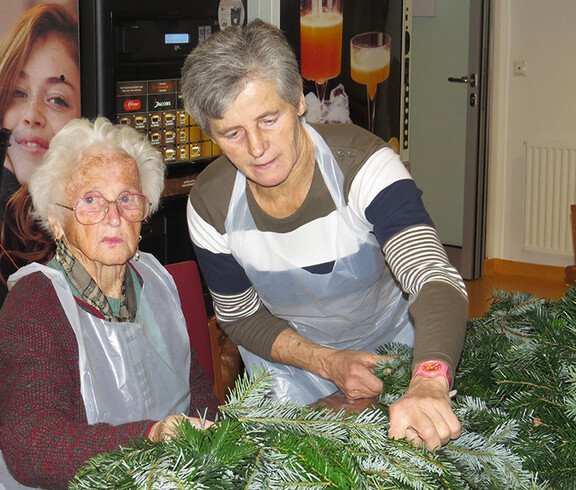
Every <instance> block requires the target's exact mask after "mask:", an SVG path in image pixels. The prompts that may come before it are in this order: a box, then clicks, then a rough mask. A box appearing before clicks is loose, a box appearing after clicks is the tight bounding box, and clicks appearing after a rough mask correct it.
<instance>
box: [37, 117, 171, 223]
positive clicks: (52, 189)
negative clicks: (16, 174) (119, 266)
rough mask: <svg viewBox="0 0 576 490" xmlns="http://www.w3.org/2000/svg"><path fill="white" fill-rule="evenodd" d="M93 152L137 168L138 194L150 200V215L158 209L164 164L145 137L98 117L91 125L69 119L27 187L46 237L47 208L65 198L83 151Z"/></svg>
mask: <svg viewBox="0 0 576 490" xmlns="http://www.w3.org/2000/svg"><path fill="white" fill-rule="evenodd" d="M94 148H98V149H99V148H102V149H108V150H111V151H114V152H117V153H118V154H120V155H126V156H128V157H130V158H132V159H133V160H134V161H135V162H136V165H137V167H138V174H139V176H140V186H141V188H142V193H144V194H146V196H148V199H150V202H151V203H152V212H154V211H156V210H157V209H158V206H159V204H160V196H161V195H162V191H163V189H164V172H165V164H164V160H163V159H162V155H161V153H160V152H159V151H158V150H156V149H155V148H154V147H153V146H152V145H151V144H150V142H149V141H148V139H147V138H146V136H145V135H144V134H142V133H139V132H138V131H136V130H135V129H133V128H129V127H126V126H121V125H115V124H112V123H111V122H110V121H109V120H108V119H106V118H105V117H98V118H96V119H95V120H94V122H91V121H89V120H88V119H72V120H71V121H70V122H68V124H66V125H65V126H64V127H63V128H62V129H61V130H60V131H59V132H58V133H56V134H55V135H54V137H53V138H52V140H51V142H50V147H49V148H48V151H47V152H46V155H45V156H44V159H43V161H42V164H41V165H40V166H39V167H38V168H37V169H36V170H35V171H34V173H33V174H32V176H31V177H30V182H29V184H28V185H29V190H30V195H31V196H32V202H33V204H34V217H35V218H36V219H37V220H38V221H39V222H40V224H41V225H42V227H43V228H44V229H45V230H47V231H48V232H49V233H50V234H52V230H51V228H50V225H49V223H48V214H49V213H48V210H49V209H50V205H51V204H55V203H58V202H61V200H62V199H63V198H64V197H65V196H64V193H65V188H66V185H67V183H68V182H69V180H70V178H71V176H72V174H73V173H74V170H75V169H76V167H77V166H78V164H79V163H80V162H81V161H82V157H83V155H84V154H85V153H86V152H87V150H90V149H94ZM58 209H59V208H58ZM58 216H60V215H58Z"/></svg>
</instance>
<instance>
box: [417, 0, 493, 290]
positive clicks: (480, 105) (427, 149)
mask: <svg viewBox="0 0 576 490" xmlns="http://www.w3.org/2000/svg"><path fill="white" fill-rule="evenodd" d="M418 4H420V5H418ZM488 4H489V1H488V0H437V1H435V0H430V1H424V0H421V1H420V2H416V1H415V2H414V9H413V14H414V15H413V19H412V38H411V53H412V80H411V88H410V95H411V97H410V116H411V118H410V135H411V139H410V169H411V173H412V175H413V177H414V179H415V181H416V183H417V185H418V186H419V187H420V189H422V191H423V193H424V194H423V200H424V204H425V206H426V208H427V209H428V212H429V213H430V215H431V217H432V220H433V221H434V223H435V225H436V228H437V230H438V233H439V236H440V240H441V241H442V243H443V244H444V246H445V247H446V250H447V252H448V254H449V256H450V259H451V261H452V263H453V264H454V265H455V266H456V267H457V268H458V269H459V271H460V273H461V274H462V275H463V276H464V278H465V279H474V278H477V277H479V276H480V271H481V265H482V264H481V262H482V258H483V256H482V249H483V229H484V226H483V225H484V206H485V205H484V194H485V192H484V173H485V172H484V169H485V161H484V150H485V148H484V146H485V138H484V135H485V119H486V117H485V116H486V86H487V84H486V75H487V74H486V65H487V63H486V60H487V35H486V30H487V26H488ZM421 7H425V8H424V10H421V9H420V8H421ZM420 13H422V14H423V15H419V14H420Z"/></svg>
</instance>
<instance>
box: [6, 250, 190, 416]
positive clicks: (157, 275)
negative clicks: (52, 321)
mask: <svg viewBox="0 0 576 490" xmlns="http://www.w3.org/2000/svg"><path fill="white" fill-rule="evenodd" d="M134 265H135V267H136V269H137V270H138V273H139V274H140V275H141V276H142V279H143V280H144V285H143V288H142V294H141V297H140V302H139V311H138V318H137V319H136V321H137V322H138V323H127V322H126V323H119V322H108V321H106V320H103V319H100V318H97V317H95V316H94V315H91V314H90V313H88V312H86V311H84V310H83V309H82V308H80V307H78V305H77V304H76V300H75V299H74V296H73V295H72V292H71V291H70V287H69V286H68V283H67V282H66V280H65V278H64V276H63V274H62V273H61V272H60V271H57V270H54V269H52V268H49V267H45V266H43V265H40V264H30V265H29V266H26V267H24V268H22V269H20V271H18V272H17V273H16V274H14V275H13V276H11V278H10V282H11V283H15V282H16V281H17V280H18V279H19V278H20V277H22V276H24V275H26V274H30V273H32V272H35V271H41V272H43V273H44V274H45V275H46V276H47V277H48V278H50V279H51V281H52V284H53V286H54V288H55V290H56V293H57V294H58V298H59V299H60V302H61V304H62V307H63V308H64V311H65V312H66V316H67V317H68V320H69V322H70V324H71V326H72V328H73V330H74V333H75V335H76V340H77V342H78V353H79V368H80V385H81V392H82V398H83V400H84V405H85V407H86V417H87V419H88V423H89V424H95V423H98V422H107V423H109V424H112V425H119V424H123V423H127V422H134V421H138V420H147V419H152V420H161V419H163V418H165V417H166V416H167V415H170V414H175V413H188V409H189V406H190V382H189V376H190V342H189V339H188V332H187V329H186V322H185V320H184V315H183V313H182V310H181V308H180V301H179V297H178V291H177V289H176V285H175V284H174V281H173V279H172V276H170V274H169V273H168V271H166V269H164V268H163V267H162V266H161V265H160V263H159V262H158V261H157V260H156V259H155V258H154V257H152V256H151V255H149V254H145V253H142V254H141V255H140V260H139V261H138V262H135V263H134ZM127 273H128V271H127Z"/></svg>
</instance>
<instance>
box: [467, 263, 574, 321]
mask: <svg viewBox="0 0 576 490" xmlns="http://www.w3.org/2000/svg"><path fill="white" fill-rule="evenodd" d="M466 287H467V289H468V297H469V302H470V307H469V310H468V317H469V318H476V317H479V316H482V315H483V314H484V312H486V311H487V310H488V308H489V306H490V297H491V295H492V291H494V290H497V289H499V290H502V291H508V292H521V293H530V294H532V295H533V296H536V297H538V298H546V299H550V300H557V299H560V298H562V296H564V293H565V292H566V285H565V270H564V268H563V267H550V266H542V265H534V264H525V263H521V262H511V261H507V260H500V259H489V260H487V261H486V262H485V263H484V268H483V273H482V278H480V279H476V280H474V281H466Z"/></svg>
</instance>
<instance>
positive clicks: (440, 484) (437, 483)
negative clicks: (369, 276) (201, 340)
mask: <svg viewBox="0 0 576 490" xmlns="http://www.w3.org/2000/svg"><path fill="white" fill-rule="evenodd" d="M380 353H382V354H387V355H390V354H396V355H397V357H396V358H394V359H391V360H389V361H385V362H383V363H382V364H381V365H380V366H379V369H378V372H377V374H378V375H379V377H380V378H381V379H383V381H384V390H383V395H382V396H381V400H380V403H379V406H378V408H376V409H368V410H365V411H364V412H362V413H360V414H348V413H346V412H345V411H340V412H338V413H336V412H334V411H333V410H331V409H329V408H320V407H316V408H310V407H307V406H302V405H299V404H297V403H293V402H291V403H280V402H278V401H275V400H272V399H270V398H268V397H267V396H266V395H267V393H268V392H269V390H270V386H271V383H272V380H271V378H270V376H269V375H267V374H266V373H257V372H255V373H252V374H251V375H245V376H244V377H243V378H242V379H241V380H240V381H239V382H238V383H237V385H236V387H235V389H234V391H233V393H231V395H230V396H229V398H228V400H227V404H226V405H224V406H223V407H222V408H221V410H222V413H223V417H222V418H221V419H220V420H219V421H218V424H217V426H214V427H211V428H209V429H207V430H203V431H199V430H196V429H194V428H193V427H192V426H191V425H190V423H189V422H187V421H186V422H184V423H183V424H182V425H181V426H180V427H179V433H178V436H177V437H175V438H174V439H173V440H172V441H170V442H161V443H153V442H150V441H139V442H137V443H135V444H134V445H132V446H128V447H122V448H120V449H119V450H117V451H114V452H112V453H109V454H103V455H100V456H97V457H95V458H93V459H92V460H91V461H90V462H89V463H88V464H87V465H86V466H85V467H84V468H82V469H81V470H80V472H79V473H78V475H77V476H76V478H75V480H74V482H73V483H72V484H71V486H70V488H71V489H77V490H79V489H92V490H94V489H263V488H269V489H301V488H303V487H304V488H307V489H327V488H334V489H336V488H339V489H434V490H436V489H458V490H460V489H478V490H490V489H494V490H496V489H504V488H505V489H547V488H549V489H574V488H576V288H575V289H571V290H569V291H568V292H567V294H566V296H565V297H564V298H563V299H562V300H560V301H558V302H546V301H543V300H539V299H536V298H533V297H531V296H529V295H526V294H507V293H503V292H495V293H494V297H493V302H492V305H491V308H490V311H489V312H488V313H486V314H485V315H484V316H483V317H482V318H478V319H474V320H471V321H470V322H469V324H468V334H467V337H466V342H465V347H464V352H463V356H462V359H461V362H460V367H459V370H458V374H457V377H456V380H455V388H456V389H457V390H458V394H457V396H456V397H455V399H454V402H453V408H454V411H455V413H456V415H457V416H458V417H459V419H460V420H461V421H462V427H463V429H462V436H461V437H460V438H459V439H458V440H456V441H452V442H450V443H449V444H447V445H446V446H444V447H443V448H441V449H439V450H437V451H435V452H430V451H427V450H426V449H417V448H415V447H413V446H412V445H411V444H410V443H408V442H406V441H397V440H393V439H389V438H388V437H387V436H386V434H387V431H388V412H387V407H388V406H389V404H390V403H392V402H393V401H395V400H396V399H397V398H398V397H399V396H401V394H402V393H403V392H404V391H405V389H406V387H407V385H408V383H409V380H410V363H411V349H409V348H407V347H406V346H402V345H392V346H387V347H386V348H385V349H384V348H383V349H381V350H380Z"/></svg>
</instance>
